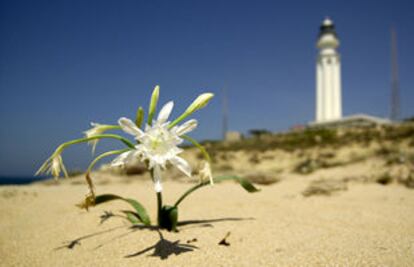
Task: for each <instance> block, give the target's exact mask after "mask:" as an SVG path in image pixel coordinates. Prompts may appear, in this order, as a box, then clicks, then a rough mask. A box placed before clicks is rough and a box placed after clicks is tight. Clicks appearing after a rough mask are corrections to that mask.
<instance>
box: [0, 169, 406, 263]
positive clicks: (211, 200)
mask: <svg viewBox="0 0 414 267" xmlns="http://www.w3.org/2000/svg"><path fill="white" fill-rule="evenodd" d="M306 179H309V178H308V177H306V176H297V177H292V178H291V179H288V180H283V181H281V182H279V183H275V184H272V185H270V186H260V188H261V192H259V193H254V194H248V193H246V192H245V191H244V190H243V189H242V188H241V187H239V186H237V185H235V184H233V183H231V182H228V183H222V184H217V185H215V186H214V187H206V188H204V189H202V190H200V191H199V192H198V194H194V195H192V196H191V197H190V198H189V199H188V200H187V201H185V202H183V205H182V206H181V207H180V221H181V222H183V225H181V226H180V227H179V230H180V231H179V232H178V233H171V232H167V231H165V230H162V231H158V230H157V229H155V228H147V227H131V225H130V224H129V222H127V221H126V220H125V219H124V218H121V217H119V216H113V217H110V218H109V219H107V220H105V221H104V222H101V215H103V214H104V213H105V212H112V213H113V214H115V215H120V214H121V213H120V212H119V211H120V210H123V209H129V206H128V205H126V204H124V203H122V202H112V203H107V204H104V205H102V206H97V207H95V208H92V209H91V210H90V211H89V212H86V211H85V210H80V209H79V208H77V207H75V204H76V203H78V202H79V201H80V200H81V199H82V198H83V196H84V194H85V186H84V185H81V184H79V185H77V184H76V183H70V182H68V181H66V182H63V183H61V184H60V185H58V186H55V185H45V184H35V185H27V186H4V187H1V188H0V213H1V217H0V233H1V234H0V257H1V259H2V261H1V264H0V265H1V266H410V265H411V266H412V263H413V262H414V212H413V207H414V194H413V191H412V190H410V189H408V188H406V187H403V186H400V185H395V184H391V185H387V186H383V185H380V184H359V183H349V184H348V185H347V190H344V191H338V192H336V193H334V194H332V195H330V196H325V195H321V196H319V195H318V196H312V197H305V196H303V194H302V193H303V191H304V190H305V187H306V185H307V181H306ZM189 186H190V184H188V183H182V182H178V181H167V182H165V193H164V195H165V197H164V199H165V202H166V203H171V202H173V201H174V200H175V199H176V198H177V197H178V196H179V195H180V194H181V192H183V191H184V190H185V188H187V187H189ZM109 192H111V193H117V194H121V195H123V196H125V197H136V198H137V199H139V200H140V201H141V203H142V204H144V205H145V206H146V207H147V209H148V210H149V211H150V212H151V219H152V220H153V222H154V220H155V210H156V209H155V205H156V201H155V196H154V192H153V190H152V185H151V183H150V182H146V181H133V182H130V183H120V182H118V183H117V182H111V183H109V184H106V185H100V186H99V189H98V193H109ZM228 233H230V234H229V235H228V236H227V238H226V240H225V241H226V242H227V243H228V246H225V245H219V242H220V241H221V240H222V239H223V238H224V237H225V236H226V235H227V234H228Z"/></svg>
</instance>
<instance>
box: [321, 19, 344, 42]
mask: <svg viewBox="0 0 414 267" xmlns="http://www.w3.org/2000/svg"><path fill="white" fill-rule="evenodd" d="M338 46H339V40H338V36H337V34H336V31H335V25H334V24H333V22H332V20H331V19H330V18H328V17H327V18H325V19H324V21H323V22H322V25H321V26H320V30H319V38H318V43H317V47H318V48H319V49H324V48H337V47H338Z"/></svg>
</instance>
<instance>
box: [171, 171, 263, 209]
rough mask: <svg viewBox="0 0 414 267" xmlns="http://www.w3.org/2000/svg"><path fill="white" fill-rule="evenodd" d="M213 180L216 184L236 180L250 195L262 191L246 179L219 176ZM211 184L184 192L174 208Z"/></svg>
mask: <svg viewBox="0 0 414 267" xmlns="http://www.w3.org/2000/svg"><path fill="white" fill-rule="evenodd" d="M213 180H214V182H215V183H219V182H222V181H226V180H235V181H237V182H238V183H239V184H240V185H241V186H242V187H243V188H244V189H245V190H246V191H247V192H249V193H254V192H258V191H260V189H257V188H256V187H255V186H254V185H253V184H252V183H250V181H248V180H246V179H244V178H241V177H238V176H219V177H215V178H213ZM209 184H210V181H203V182H201V183H199V184H197V185H195V186H193V187H191V188H190V189H188V190H187V191H186V192H184V194H182V195H181V197H180V198H179V199H178V200H177V202H175V204H174V207H177V206H178V205H179V204H180V203H181V202H182V201H183V200H184V199H185V198H186V197H187V196H189V195H190V194H191V193H193V192H194V191H196V190H198V189H200V188H201V187H203V186H206V185H209Z"/></svg>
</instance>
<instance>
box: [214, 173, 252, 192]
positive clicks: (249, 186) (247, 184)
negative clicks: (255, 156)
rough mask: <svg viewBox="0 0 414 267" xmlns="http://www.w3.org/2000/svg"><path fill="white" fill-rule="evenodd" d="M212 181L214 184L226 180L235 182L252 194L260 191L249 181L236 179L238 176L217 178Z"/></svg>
mask: <svg viewBox="0 0 414 267" xmlns="http://www.w3.org/2000/svg"><path fill="white" fill-rule="evenodd" d="M213 180H214V182H221V181H226V180H235V181H237V182H238V183H239V184H240V185H241V186H242V187H243V188H244V189H245V190H246V191H247V192H249V193H254V192H258V191H260V190H259V189H257V188H256V187H255V186H254V185H253V184H252V183H250V181H249V180H247V179H244V178H242V177H238V176H219V177H214V179H213Z"/></svg>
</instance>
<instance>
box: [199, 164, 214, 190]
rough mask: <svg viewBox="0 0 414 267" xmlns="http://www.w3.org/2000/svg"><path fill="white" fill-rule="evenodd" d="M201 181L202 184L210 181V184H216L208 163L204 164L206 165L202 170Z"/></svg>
mask: <svg viewBox="0 0 414 267" xmlns="http://www.w3.org/2000/svg"><path fill="white" fill-rule="evenodd" d="M200 180H201V181H202V182H203V181H205V180H210V184H211V185H213V184H214V180H213V175H212V174H211V167H210V163H208V161H205V162H204V165H203V167H202V168H201V170H200Z"/></svg>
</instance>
